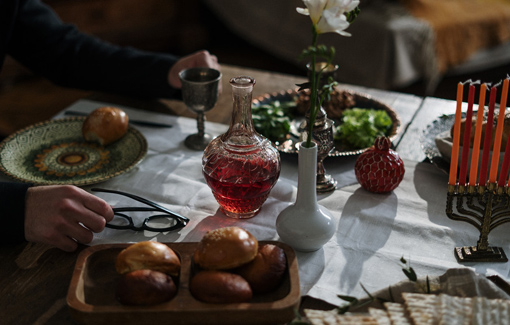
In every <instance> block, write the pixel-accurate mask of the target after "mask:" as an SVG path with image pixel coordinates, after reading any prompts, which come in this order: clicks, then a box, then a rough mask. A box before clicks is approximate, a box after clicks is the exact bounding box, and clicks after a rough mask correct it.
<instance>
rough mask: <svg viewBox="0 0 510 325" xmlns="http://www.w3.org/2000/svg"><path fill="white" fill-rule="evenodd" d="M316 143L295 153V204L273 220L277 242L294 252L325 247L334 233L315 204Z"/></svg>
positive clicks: (329, 220)
mask: <svg viewBox="0 0 510 325" xmlns="http://www.w3.org/2000/svg"><path fill="white" fill-rule="evenodd" d="M316 172H317V144H315V143H313V147H312V148H305V147H304V142H302V143H301V144H300V147H299V153H298V193H297V198H296V202H295V203H294V204H292V205H290V206H288V207H287V208H285V209H284V210H283V211H282V212H281V213H280V214H279V215H278V218H277V219H276V231H277V232H278V235H279V236H280V239H281V240H282V241H283V242H285V243H287V244H288V245H290V246H291V247H292V248H294V249H295V250H297V251H302V252H312V251H316V250H318V249H320V248H321V247H322V246H324V244H326V243H327V242H328V241H329V240H330V239H331V237H333V235H334V234H335V231H336V222H335V220H334V219H333V216H332V215H331V213H330V212H329V211H328V210H327V209H326V208H324V207H323V206H320V205H319V204H318V203H317V192H316V182H317V177H316Z"/></svg>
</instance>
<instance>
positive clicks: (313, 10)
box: [296, 0, 329, 25]
mask: <svg viewBox="0 0 510 325" xmlns="http://www.w3.org/2000/svg"><path fill="white" fill-rule="evenodd" d="M328 2H329V1H328V0H303V3H304V4H305V6H306V8H299V7H298V8H296V10H297V12H299V13H300V14H302V15H306V16H310V19H311V20H312V24H314V25H317V23H318V22H319V19H321V16H322V12H323V11H324V8H325V7H326V5H327V3H328Z"/></svg>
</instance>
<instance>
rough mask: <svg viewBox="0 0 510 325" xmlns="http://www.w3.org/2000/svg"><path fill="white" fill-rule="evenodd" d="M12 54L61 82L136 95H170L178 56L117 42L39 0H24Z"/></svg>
mask: <svg viewBox="0 0 510 325" xmlns="http://www.w3.org/2000/svg"><path fill="white" fill-rule="evenodd" d="M18 9H19V10H18V13H17V16H16V20H15V24H14V28H13V30H12V35H11V38H10V43H9V45H8V53H9V54H10V55H11V56H12V57H13V58H15V59H16V60H18V61H19V62H21V63H22V64H23V65H25V66H27V67H28V68H30V69H31V70H32V71H34V72H35V73H38V74H40V75H42V76H44V77H46V78H48V79H49V80H51V81H52V82H54V83H55V84H57V85H60V86H65V87H73V88H80V89H84V90H94V91H104V92H114V93H119V94H129V95H131V96H138V97H152V98H172V97H177V96H179V91H178V90H176V89H174V88H171V87H170V85H169V84H168V72H169V70H170V67H171V66H172V65H173V64H174V63H175V62H176V61H177V57H175V56H172V55H169V54H162V53H159V54H157V53H149V52H144V51H140V50H136V49H133V48H128V47H119V46H115V45H112V44H109V43H107V42H104V41H101V40H99V39H97V38H94V37H92V36H90V35H87V34H84V33H81V32H79V31H78V30H77V29H76V28H75V27H74V26H73V25H69V24H64V23H62V21H61V20H60V19H59V18H58V16H57V15H56V14H55V13H54V12H53V11H52V10H51V8H49V7H47V6H46V5H44V4H42V3H41V2H40V1H39V0H20V7H19V8H18Z"/></svg>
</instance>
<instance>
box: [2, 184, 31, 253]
mask: <svg viewBox="0 0 510 325" xmlns="http://www.w3.org/2000/svg"><path fill="white" fill-rule="evenodd" d="M29 187H30V185H29V184H22V183H7V182H0V215H1V219H2V221H1V226H0V244H13V243H21V242H23V241H25V196H26V193H27V189H28V188H29Z"/></svg>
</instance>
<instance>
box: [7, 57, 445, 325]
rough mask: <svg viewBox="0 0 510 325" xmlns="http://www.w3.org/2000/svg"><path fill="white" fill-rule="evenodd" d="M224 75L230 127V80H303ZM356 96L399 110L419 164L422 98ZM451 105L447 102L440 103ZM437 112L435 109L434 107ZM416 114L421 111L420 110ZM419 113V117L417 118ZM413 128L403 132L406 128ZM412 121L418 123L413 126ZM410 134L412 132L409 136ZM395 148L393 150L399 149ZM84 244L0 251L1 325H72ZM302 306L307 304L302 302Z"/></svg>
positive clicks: (171, 106)
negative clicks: (73, 284) (71, 248)
mask: <svg viewBox="0 0 510 325" xmlns="http://www.w3.org/2000/svg"><path fill="white" fill-rule="evenodd" d="M222 72H223V82H222V84H223V85H222V87H223V93H222V95H221V96H220V98H219V101H218V104H217V105H216V107H215V108H214V109H213V110H212V111H210V112H209V113H208V114H207V119H208V120H209V121H214V122H221V123H229V121H230V114H231V107H232V103H231V97H230V94H231V91H230V85H229V83H228V81H229V79H230V78H232V77H235V76H240V75H249V76H252V77H254V78H255V79H256V81H257V84H256V86H255V90H254V98H256V97H258V96H260V95H262V94H265V93H273V92H278V91H282V90H287V89H294V88H295V87H296V86H295V84H297V83H301V82H303V81H305V79H304V78H303V77H296V76H289V75H282V74H277V73H271V72H266V71H258V70H250V69H244V68H238V67H231V66H225V67H224V68H223V70H222ZM343 86H345V87H349V88H350V89H353V90H355V91H358V92H362V93H366V94H370V95H372V96H374V97H375V98H376V99H377V100H380V101H382V102H384V103H386V104H387V105H389V106H391V107H393V108H399V112H400V115H401V116H400V117H401V119H402V120H403V121H405V123H404V125H402V132H401V134H400V136H399V137H398V139H397V140H396V144H397V145H398V143H402V144H406V146H408V147H412V146H414V149H413V150H408V153H406V154H405V155H404V157H405V158H407V159H415V160H416V159H418V160H422V159H423V158H424V157H423V156H422V155H421V153H420V150H419V143H417V142H416V139H417V138H416V134H418V133H419V132H420V128H423V127H424V126H425V125H426V123H427V121H426V120H425V119H423V120H418V121H417V120H416V119H414V120H413V118H414V117H415V115H416V111H417V110H418V109H419V108H420V107H421V105H422V98H420V97H416V96H412V95H406V94H400V93H394V92H387V91H380V90H374V89H367V88H363V87H355V86H346V85H343ZM92 99H95V100H101V101H109V102H112V103H118V104H125V105H127V106H131V107H136V108H143V109H148V110H154V111H159V112H166V113H168V114H177V115H183V116H189V117H194V115H193V114H192V113H190V112H189V111H188V110H187V108H186V107H185V106H184V104H183V103H182V102H179V101H140V100H135V99H127V98H119V97H115V96H106V95H104V94H97V95H94V96H93V97H92ZM439 104H440V105H450V104H451V102H450V101H444V102H439ZM437 109H438V111H440V109H439V107H438V108H437ZM419 113H420V112H419ZM419 113H418V114H419ZM411 122H413V123H412V125H413V128H412V129H407V127H408V125H409V124H411ZM415 122H416V123H415ZM410 131H412V133H413V134H410ZM398 148H399V147H398V146H397V150H398ZM84 248H85V246H80V247H79V248H78V250H77V251H75V252H73V253H66V252H63V251H60V250H59V249H56V248H52V247H49V246H46V245H41V244H33V243H23V244H19V245H4V246H2V247H0V260H1V261H2V262H1V264H0V323H2V324H70V323H73V320H72V319H71V316H70V314H69V311H68V309H67V305H66V294H67V290H68V286H69V283H70V280H71V276H72V270H73V268H74V265H75V262H76V258H77V256H78V254H79V253H80V251H82V250H83V249H84ZM304 303H305V304H308V303H309V302H307V301H305V302H304Z"/></svg>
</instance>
